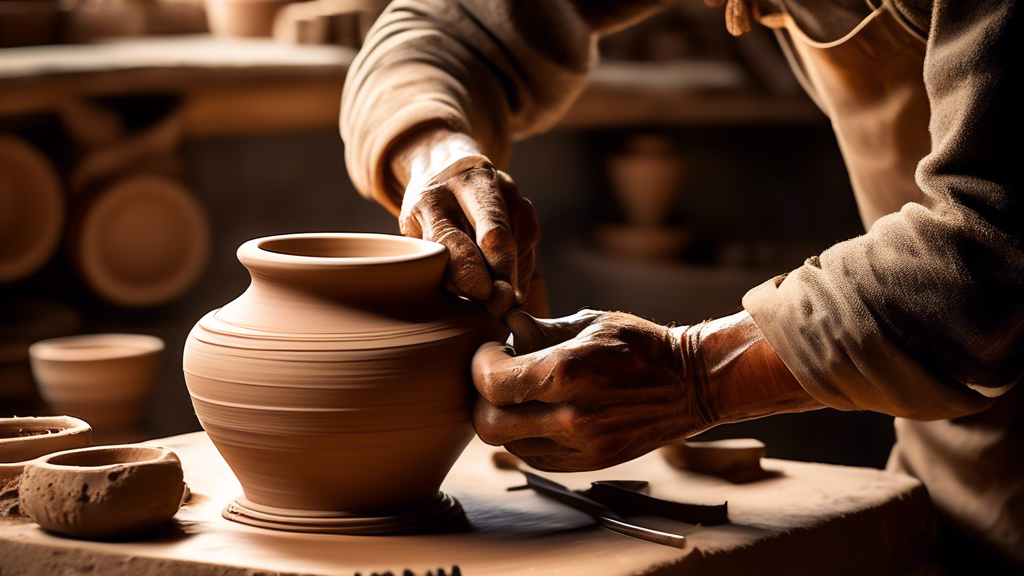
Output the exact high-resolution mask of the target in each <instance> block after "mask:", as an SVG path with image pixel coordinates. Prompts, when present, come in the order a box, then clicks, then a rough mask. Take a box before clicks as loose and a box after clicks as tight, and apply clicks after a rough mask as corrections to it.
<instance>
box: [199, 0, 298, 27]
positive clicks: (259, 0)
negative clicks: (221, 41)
mask: <svg viewBox="0 0 1024 576" xmlns="http://www.w3.org/2000/svg"><path fill="white" fill-rule="evenodd" d="M291 1H292V0H206V18H207V23H208V24H209V25H210V31H211V32H213V33H214V34H216V35H218V36H270V35H271V34H272V32H273V30H274V18H275V17H276V16H277V12H278V10H280V9H281V8H283V7H284V6H285V5H286V4H288V3H290V2H291Z"/></svg>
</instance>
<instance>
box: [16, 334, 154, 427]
mask: <svg viewBox="0 0 1024 576" xmlns="http://www.w3.org/2000/svg"><path fill="white" fill-rule="evenodd" d="M163 349H164V343H163V340H161V339H159V338H157V337H155V336H147V335H144V334H90V335H85V336H69V337H67V338H54V339H52V340H43V341H41V342H36V343H35V344H33V345H32V346H30V347H29V360H30V362H31V364H32V375H33V376H34V377H35V379H36V382H37V383H38V384H39V391H40V394H41V395H42V397H43V399H44V400H46V402H47V403H48V404H50V406H51V407H52V408H53V409H54V411H56V412H58V413H63V414H71V415H73V416H77V417H79V418H82V419H84V420H86V421H87V422H89V423H90V424H92V426H93V428H95V429H96V432H97V434H105V435H108V439H110V438H113V437H115V436H116V437H117V438H118V439H121V438H122V437H124V436H126V435H130V433H131V432H132V431H134V430H136V429H137V428H138V426H139V423H140V420H141V415H142V407H143V404H145V401H146V399H147V398H148V397H149V393H150V392H151V391H152V389H153V383H154V380H155V379H156V374H157V370H158V369H159V367H160V356H161V354H162V353H163Z"/></svg>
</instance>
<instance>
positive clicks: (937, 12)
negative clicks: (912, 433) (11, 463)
mask: <svg viewBox="0 0 1024 576" xmlns="http://www.w3.org/2000/svg"><path fill="white" fill-rule="evenodd" d="M931 22H932V24H931V29H930V30H929V33H928V47H927V55H926V57H925V63H924V76H925V77H924V80H925V87H926V88H927V91H928V99H929V102H930V105H931V123H930V126H929V131H930V133H931V137H932V151H931V153H930V154H929V155H928V156H926V157H925V158H924V159H922V161H921V163H920V164H919V165H918V168H917V174H916V179H917V184H918V185H919V186H920V187H921V190H922V191H923V192H924V194H925V200H924V201H922V202H921V203H908V204H906V205H904V206H903V209H902V210H900V211H899V212H897V213H895V214H890V215H888V216H885V217H884V218H881V219H880V220H878V221H877V222H875V223H874V225H873V226H872V227H871V230H870V232H868V233H867V234H865V235H863V236H860V237H857V238H854V239H851V240H848V241H846V242H842V243H840V244H837V245H836V246H834V247H832V248H830V249H829V250H827V251H825V252H824V253H823V254H821V256H820V257H814V258H811V259H809V260H808V261H807V262H806V263H805V264H804V265H803V266H801V267H800V268H798V269H796V270H794V271H793V272H791V273H790V274H788V275H787V276H785V277H779V278H776V279H774V280H772V281H769V282H766V283H764V284H762V285H761V286H758V287H756V288H754V289H753V290H751V291H750V292H748V293H747V294H746V296H745V297H744V299H743V305H744V307H745V308H746V309H747V311H748V312H749V313H750V315H751V316H752V317H753V318H754V321H755V322H756V323H757V325H758V327H759V328H760V329H761V331H762V333H764V336H765V338H766V339H767V340H768V343H769V344H770V345H771V346H772V348H773V349H774V350H775V352H776V353H778V355H779V357H780V358H781V359H782V360H783V362H785V363H786V365H787V366H788V367H789V368H790V370H791V371H792V372H793V374H794V375H795V376H796V377H797V379H798V380H799V381H800V384H801V385H803V386H804V388H806V389H807V391H808V392H809V393H810V394H811V395H812V396H814V397H815V398H816V399H818V400H819V401H821V402H823V403H825V404H827V405H829V406H833V407H836V408H839V409H843V410H854V409H863V410H874V411H878V412H884V413H888V414H893V415H896V416H902V417H906V418H911V419H915V420H934V419H941V418H953V417H957V416H963V415H966V414H971V413H974V412H977V411H979V410H982V409H984V408H987V407H988V406H990V405H991V404H992V403H993V399H994V398H996V397H998V396H1001V395H1002V394H1004V393H1005V392H1006V391H1007V390H1009V389H1011V388H1012V387H1013V386H1014V385H1015V384H1016V382H1017V381H1018V380H1020V378H1021V376H1022V374H1024V201H1022V200H1021V191H1022V190H1024V178H1022V176H1024V171H1022V170H1021V169H1020V158H1019V156H1020V153H1019V152H1018V148H1017V147H1016V146H1014V145H1013V144H1012V139H1011V140H1007V138H1006V137H1007V136H1012V135H1018V134H1020V133H1021V129H1022V123H1021V111H1020V103H1019V99H1020V92H1021V89H1022V86H1021V78H1022V76H1021V73H1020V70H1021V66H1022V62H1021V60H1022V54H1024V46H1022V45H1021V44H1022V40H1021V39H1022V38H1024V18H1022V16H1021V13H1020V10H1016V9H1015V6H1014V2H1013V1H1012V0H993V1H992V2H973V1H971V0H935V2H934V6H933V13H932V20H931Z"/></svg>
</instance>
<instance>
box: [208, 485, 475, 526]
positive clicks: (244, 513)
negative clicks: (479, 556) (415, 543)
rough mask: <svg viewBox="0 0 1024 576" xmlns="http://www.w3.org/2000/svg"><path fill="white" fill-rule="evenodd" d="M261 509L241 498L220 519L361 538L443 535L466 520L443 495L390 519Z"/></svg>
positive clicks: (451, 499) (452, 500)
mask: <svg viewBox="0 0 1024 576" xmlns="http://www.w3.org/2000/svg"><path fill="white" fill-rule="evenodd" d="M259 508H263V507H262V506H259V505H254V504H252V503H251V502H249V501H248V500H246V498H245V496H239V497H238V498H236V499H235V500H234V501H233V502H232V503H230V504H228V505H227V507H226V508H224V511H223V512H222V513H221V515H222V516H223V517H224V518H226V519H228V520H231V521H232V522H238V523H239V524H246V525H248V526H255V527H257V528H270V529H272V530H284V531H286V532H311V533H316V534H349V535H360V536H384V535H389V534H409V533H414V532H431V531H435V530H436V531H441V525H449V524H450V525H451V527H457V526H458V524H457V523H458V522H459V520H460V519H461V520H465V513H464V512H463V511H462V505H461V504H459V501H458V500H456V499H455V498H454V497H453V496H452V495H451V494H448V493H447V492H444V491H438V493H437V495H436V496H435V497H433V498H431V499H430V500H429V501H427V502H425V503H423V504H421V505H419V506H417V507H415V508H411V509H409V510H406V511H404V512H400V513H398V514H393V515H388V516H357V515H354V514H347V513H344V512H326V513H318V512H310V511H307V510H294V511H292V510H285V509H275V511H274V512H266V511H261V510H259Z"/></svg>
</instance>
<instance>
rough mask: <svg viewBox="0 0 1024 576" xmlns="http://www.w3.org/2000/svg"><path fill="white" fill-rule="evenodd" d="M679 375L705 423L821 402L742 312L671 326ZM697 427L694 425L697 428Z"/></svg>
mask: <svg viewBox="0 0 1024 576" xmlns="http://www.w3.org/2000/svg"><path fill="white" fill-rule="evenodd" d="M672 336H673V338H675V339H677V341H678V344H679V350H680V354H681V355H682V356H683V361H682V363H681V365H682V367H683V369H684V370H685V371H686V372H687V374H686V375H685V376H684V379H683V381H684V382H685V383H686V385H691V386H693V387H694V389H695V396H696V397H697V402H698V403H700V404H701V411H702V412H703V413H704V414H703V416H704V417H705V418H706V419H707V421H708V424H709V426H708V427H711V426H717V425H719V424H727V423H730V422H740V421H743V420H751V419H754V418H760V417H763V416H770V415H772V414H779V413H784V412H805V411H807V410H816V409H819V408H824V407H825V406H824V404H822V403H821V402H819V401H817V400H815V399H814V398H813V397H812V396H811V395H810V394H808V393H807V391H806V390H804V388H803V387H802V386H801V385H800V383H799V382H798V381H797V379H796V377H795V376H793V374H792V372H790V370H789V368H787V367H786V365H785V364H784V363H783V362H782V360H781V359H780V358H779V357H778V355H777V354H775V352H774V351H773V350H772V348H771V346H769V345H768V342H767V341H766V340H765V339H764V336H763V335H762V334H761V331H760V330H759V329H758V327H757V325H756V324H755V323H754V321H753V319H752V318H751V317H750V315H749V314H747V313H746V312H739V313H736V314H733V315H731V316H726V317H723V318H718V319H715V320H709V321H707V322H703V323H701V324H697V325H694V326H686V327H680V328H674V329H672ZM698 431H699V430H698Z"/></svg>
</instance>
